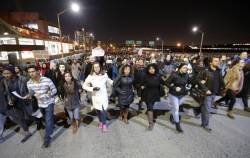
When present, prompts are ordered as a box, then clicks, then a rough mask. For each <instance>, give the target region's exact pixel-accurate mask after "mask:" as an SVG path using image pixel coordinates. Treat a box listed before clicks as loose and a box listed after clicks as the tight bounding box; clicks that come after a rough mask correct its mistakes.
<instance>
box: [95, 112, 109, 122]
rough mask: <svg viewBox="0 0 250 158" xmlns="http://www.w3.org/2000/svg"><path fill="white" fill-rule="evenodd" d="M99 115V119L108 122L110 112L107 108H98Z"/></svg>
mask: <svg viewBox="0 0 250 158" xmlns="http://www.w3.org/2000/svg"><path fill="white" fill-rule="evenodd" d="M97 115H98V119H99V121H100V122H101V123H102V124H104V125H106V122H107V118H108V113H107V111H106V110H104V109H103V110H97Z"/></svg>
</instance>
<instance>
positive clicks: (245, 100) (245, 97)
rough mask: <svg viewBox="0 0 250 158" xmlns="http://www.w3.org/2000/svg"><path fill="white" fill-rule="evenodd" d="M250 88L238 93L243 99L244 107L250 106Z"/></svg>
mask: <svg viewBox="0 0 250 158" xmlns="http://www.w3.org/2000/svg"><path fill="white" fill-rule="evenodd" d="M248 94H249V92H248V90H242V91H241V92H240V93H239V94H237V97H239V98H241V99H242V102H243V105H244V108H248Z"/></svg>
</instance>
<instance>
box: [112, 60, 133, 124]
mask: <svg viewBox="0 0 250 158" xmlns="http://www.w3.org/2000/svg"><path fill="white" fill-rule="evenodd" d="M133 82H134V77H133V70H132V67H131V66H130V65H124V66H123V67H122V68H121V72H120V75H119V76H118V77H117V78H116V79H115V80H114V83H113V87H114V91H115V92H116V93H118V94H117V95H118V104H119V106H120V116H119V118H120V120H123V121H124V122H125V123H126V124H128V123H129V122H128V112H129V105H130V104H131V103H132V102H133V100H134V92H133Z"/></svg>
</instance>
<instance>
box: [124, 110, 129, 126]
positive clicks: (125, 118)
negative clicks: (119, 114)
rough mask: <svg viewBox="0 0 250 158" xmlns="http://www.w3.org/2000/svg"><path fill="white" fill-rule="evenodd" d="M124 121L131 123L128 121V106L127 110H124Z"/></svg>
mask: <svg viewBox="0 0 250 158" xmlns="http://www.w3.org/2000/svg"><path fill="white" fill-rule="evenodd" d="M123 118H124V119H123V121H124V122H125V123H126V124H129V122H128V108H126V109H125V110H124V114H123Z"/></svg>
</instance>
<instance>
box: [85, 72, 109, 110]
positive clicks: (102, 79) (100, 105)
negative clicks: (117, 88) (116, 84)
mask: <svg viewBox="0 0 250 158" xmlns="http://www.w3.org/2000/svg"><path fill="white" fill-rule="evenodd" d="M107 84H110V85H112V84H113V81H112V80H111V79H110V78H109V77H108V75H107V74H106V73H105V74H104V75H102V74H100V75H96V74H95V73H93V75H88V77H87V78H86V80H85V82H84V83H83V84H82V87H83V89H85V90H86V91H89V92H92V103H93V107H94V108H95V109H97V110H103V109H104V110H107V108H108V92H107ZM94 87H99V88H100V90H99V91H93V88H94Z"/></svg>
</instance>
